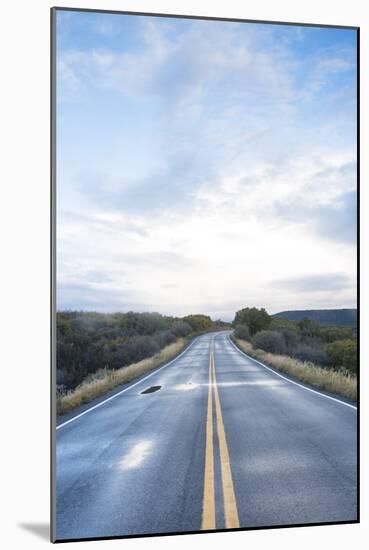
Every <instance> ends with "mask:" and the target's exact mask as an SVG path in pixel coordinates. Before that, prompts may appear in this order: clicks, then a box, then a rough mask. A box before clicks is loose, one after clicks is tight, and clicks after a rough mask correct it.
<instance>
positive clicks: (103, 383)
mask: <svg viewBox="0 0 369 550" xmlns="http://www.w3.org/2000/svg"><path fill="white" fill-rule="evenodd" d="M226 326H227V327H229V325H225V324H224V323H222V322H221V321H215V322H214V321H212V319H211V318H210V317H208V316H207V315H200V314H199V315H188V316H186V317H184V318H176V317H169V316H164V315H160V314H159V313H135V312H128V313H112V314H103V313H96V312H81V311H68V312H58V313H57V339H56V340H57V356H56V367H57V368H56V383H57V413H58V414H63V413H65V412H67V411H69V410H71V409H73V408H75V407H77V406H79V405H81V404H83V403H86V402H88V401H91V400H92V399H95V398H96V397H99V396H100V395H103V394H104V393H106V392H108V391H110V390H111V389H113V388H114V387H116V386H118V385H119V384H123V383H126V382H129V381H130V380H132V379H133V378H136V377H138V376H141V375H142V374H144V373H146V372H149V371H150V370H152V369H154V368H157V367H158V366H160V365H161V364H163V363H165V362H167V361H169V360H170V359H172V358H173V357H174V356H175V355H177V354H178V353H179V352H180V351H181V350H182V349H183V348H184V347H185V346H186V344H187V343H188V340H189V339H190V338H192V337H193V336H196V335H197V334H201V333H202V332H207V331H210V330H217V329H222V328H225V327H226Z"/></svg>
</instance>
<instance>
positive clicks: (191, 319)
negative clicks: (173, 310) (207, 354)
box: [183, 314, 213, 332]
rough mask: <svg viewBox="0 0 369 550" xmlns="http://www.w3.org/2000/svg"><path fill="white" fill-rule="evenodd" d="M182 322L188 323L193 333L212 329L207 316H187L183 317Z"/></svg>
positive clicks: (211, 323)
mask: <svg viewBox="0 0 369 550" xmlns="http://www.w3.org/2000/svg"><path fill="white" fill-rule="evenodd" d="M183 321H184V322H185V323H188V324H189V325H190V327H191V329H192V330H193V331H194V332H201V331H204V330H210V329H212V328H213V321H212V320H211V318H210V317H209V316H208V315H202V314H197V315H187V317H183Z"/></svg>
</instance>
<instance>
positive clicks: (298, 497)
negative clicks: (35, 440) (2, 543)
mask: <svg viewBox="0 0 369 550" xmlns="http://www.w3.org/2000/svg"><path fill="white" fill-rule="evenodd" d="M152 386H160V389H158V390H157V391H155V392H152V393H146V394H142V392H143V391H144V390H145V389H147V388H150V387H152ZM77 414H78V412H77V413H76V415H77ZM356 421H357V419H356V409H355V408H354V407H353V406H350V405H348V404H345V403H343V402H340V401H335V400H332V399H329V398H328V397H326V396H324V395H322V394H319V393H315V392H311V391H308V390H307V389H305V388H304V387H301V386H299V385H296V384H293V383H291V382H290V381H288V380H286V379H283V378H281V377H280V376H278V375H276V374H275V373H273V372H271V371H270V370H267V369H266V368H264V367H263V366H261V365H259V364H258V363H257V362H255V361H253V360H252V359H251V358H248V357H246V356H244V355H242V354H241V352H239V351H238V350H237V349H235V347H234V346H233V345H232V343H231V342H230V340H229V336H228V334H226V333H214V334H207V335H204V336H201V337H199V338H198V339H197V340H196V341H194V343H193V344H192V346H190V347H189V348H188V349H187V351H185V353H183V354H182V355H181V356H180V357H179V358H178V359H177V360H175V361H174V362H172V363H171V364H170V365H168V366H167V367H164V368H162V369H160V370H158V371H157V372H155V373H154V374H153V375H152V376H150V378H148V379H147V380H146V379H143V380H141V381H140V382H139V383H138V384H134V385H131V387H129V389H128V390H127V391H125V392H124V393H122V394H120V395H118V396H117V397H115V398H113V399H110V401H107V402H105V403H103V404H102V405H100V406H99V407H97V408H95V409H93V410H89V411H88V412H86V413H85V414H83V415H82V416H80V417H78V418H75V419H73V418H72V419H71V420H70V421H69V422H68V423H65V424H63V423H62V424H60V425H59V426H58V429H57V458H56V460H57V462H56V465H57V495H56V496H57V509H56V510H57V524H56V525H57V528H56V538H57V540H61V539H74V538H90V537H94V538H95V537H104V536H124V535H140V534H152V533H172V532H183V531H198V530H202V529H205V530H211V529H224V528H235V527H239V526H240V527H248V528H250V527H260V526H283V525H291V524H302V523H304V524H305V523H319V522H324V523H325V522H336V521H355V520H356V519H357V510H356V502H357V494H356V491H357V487H356Z"/></svg>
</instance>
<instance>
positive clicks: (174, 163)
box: [56, 11, 356, 320]
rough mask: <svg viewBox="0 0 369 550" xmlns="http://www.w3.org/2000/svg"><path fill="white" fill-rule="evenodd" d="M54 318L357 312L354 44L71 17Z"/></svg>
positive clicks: (296, 30)
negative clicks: (74, 314)
mask: <svg viewBox="0 0 369 550" xmlns="http://www.w3.org/2000/svg"><path fill="white" fill-rule="evenodd" d="M56 121H57V122H56V124H57V126H56V128H57V130H56V131H57V308H58V309H59V310H65V309H78V310H94V311H107V312H111V311H129V310H134V311H158V312H160V313H163V314H170V315H178V316H184V315H187V314H190V313H205V314H208V315H210V316H211V317H212V318H214V319H216V318H222V319H224V320H232V319H233V317H234V313H235V311H237V310H239V309H241V308H242V307H246V306H250V307H252V306H255V307H265V308H266V309H267V311H268V312H269V313H276V312H278V311H283V310H288V309H318V308H341V307H342V308H346V307H355V304H356V287H355V282H356V32H355V31H354V30H350V29H334V28H322V27H301V26H288V25H267V24H257V23H235V22H229V21H206V20H189V19H175V18H163V17H160V18H159V17H148V16H145V17H142V16H130V15H120V14H118V15H117V14H106V13H89V12H74V11H73V12H72V11H58V12H57V109H56Z"/></svg>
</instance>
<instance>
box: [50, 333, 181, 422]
mask: <svg viewBox="0 0 369 550" xmlns="http://www.w3.org/2000/svg"><path fill="white" fill-rule="evenodd" d="M186 344H187V340H186V339H184V338H179V339H178V340H177V341H176V342H174V343H172V344H169V345H168V346H165V347H164V348H163V349H162V350H161V351H159V352H158V353H156V354H155V355H153V356H152V357H149V358H147V359H143V360H142V361H139V362H138V363H133V364H132V365H128V366H126V367H121V368H119V369H116V370H109V369H107V368H106V367H105V368H102V369H99V370H97V371H96V372H95V373H94V374H90V375H89V376H88V377H87V378H85V380H84V381H83V382H82V383H81V384H79V385H78V386H77V387H76V388H75V389H74V390H71V391H67V392H61V391H60V390H59V392H58V393H57V398H56V411H57V414H58V415H60V414H65V413H66V412H69V411H71V410H72V409H75V408H76V407H79V406H80V405H83V404H84V403H88V402H89V401H92V400H93V399H96V398H97V397H100V396H102V395H104V394H106V393H107V392H109V391H110V390H112V389H114V388H116V387H117V386H119V385H120V384H126V383H127V382H130V381H131V380H133V379H134V378H138V377H139V376H142V375H143V374H146V373H148V372H150V371H151V370H153V369H156V368H158V367H160V366H161V365H164V364H165V363H166V362H168V361H170V360H171V359H173V358H174V357H175V356H176V355H178V354H179V353H180V352H181V351H182V350H183V349H184V348H185V347H186Z"/></svg>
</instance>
